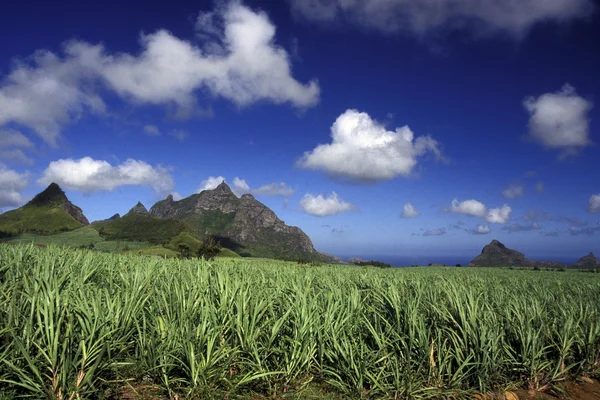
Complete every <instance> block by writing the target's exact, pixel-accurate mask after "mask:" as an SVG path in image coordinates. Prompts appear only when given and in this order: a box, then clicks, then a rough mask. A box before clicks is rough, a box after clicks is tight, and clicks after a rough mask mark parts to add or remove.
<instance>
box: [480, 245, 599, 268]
mask: <svg viewBox="0 0 600 400" xmlns="http://www.w3.org/2000/svg"><path fill="white" fill-rule="evenodd" d="M513 265H515V266H524V267H533V268H565V267H569V268H600V261H599V260H598V259H597V258H596V256H595V255H594V253H590V254H588V255H587V256H585V257H582V258H580V259H579V261H577V262H576V263H575V264H571V265H565V264H563V263H559V262H556V261H536V260H527V259H526V258H525V254H523V253H521V252H518V251H516V250H512V249H509V248H507V247H506V246H505V245H503V244H502V243H500V242H499V241H497V240H492V242H491V243H490V244H488V245H487V246H485V247H484V248H483V250H482V251H481V254H480V255H478V256H477V257H475V258H474V259H473V261H471V262H470V263H469V264H468V266H469V267H506V266H513Z"/></svg>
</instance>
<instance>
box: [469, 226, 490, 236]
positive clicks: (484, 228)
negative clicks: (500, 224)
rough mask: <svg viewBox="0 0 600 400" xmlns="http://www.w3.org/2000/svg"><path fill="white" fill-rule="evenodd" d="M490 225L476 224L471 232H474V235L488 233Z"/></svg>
mask: <svg viewBox="0 0 600 400" xmlns="http://www.w3.org/2000/svg"><path fill="white" fill-rule="evenodd" d="M490 231H491V230H490V227H489V226H488V225H477V226H476V227H475V228H474V229H473V230H472V231H471V233H474V234H476V235H487V234H488V233H490Z"/></svg>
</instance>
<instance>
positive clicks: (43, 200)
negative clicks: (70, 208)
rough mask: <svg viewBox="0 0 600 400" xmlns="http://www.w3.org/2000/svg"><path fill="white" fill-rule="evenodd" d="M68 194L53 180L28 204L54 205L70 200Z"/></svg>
mask: <svg viewBox="0 0 600 400" xmlns="http://www.w3.org/2000/svg"><path fill="white" fill-rule="evenodd" d="M68 201H69V199H67V195H66V194H65V192H63V190H62V189H61V188H60V186H58V184H57V183H55V182H52V183H51V184H50V185H48V187H47V188H46V189H44V190H43V191H41V192H40V193H38V194H36V195H35V197H34V198H33V199H32V200H31V201H30V202H29V203H27V205H32V206H53V205H60V204H62V203H65V202H68Z"/></svg>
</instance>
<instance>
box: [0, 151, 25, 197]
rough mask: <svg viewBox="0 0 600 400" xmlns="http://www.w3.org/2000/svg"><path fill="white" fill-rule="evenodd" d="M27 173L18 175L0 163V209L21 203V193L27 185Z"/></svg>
mask: <svg viewBox="0 0 600 400" xmlns="http://www.w3.org/2000/svg"><path fill="white" fill-rule="evenodd" d="M28 181H29V176H28V174H27V173H18V172H17V171H14V170H12V169H8V168H7V167H6V165H4V164H3V163H2V162H0V208H2V207H15V206H18V205H20V204H21V203H23V196H22V195H21V192H22V191H23V190H24V189H25V188H26V187H27V184H28V183H29V182H28Z"/></svg>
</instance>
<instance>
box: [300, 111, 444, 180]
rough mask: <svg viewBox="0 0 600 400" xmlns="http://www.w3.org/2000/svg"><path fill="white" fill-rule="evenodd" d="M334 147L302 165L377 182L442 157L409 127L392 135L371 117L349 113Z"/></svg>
mask: <svg viewBox="0 0 600 400" xmlns="http://www.w3.org/2000/svg"><path fill="white" fill-rule="evenodd" d="M331 138H332V142H331V143H330V144H321V145H319V146H317V147H316V148H315V149H314V150H312V151H309V152H305V153H304V155H303V156H302V158H301V159H300V160H298V163H297V164H298V165H299V166H300V167H303V168H308V169H314V170H323V171H325V172H326V173H328V174H330V175H332V176H336V177H343V178H349V179H351V180H355V181H363V182H365V181H366V182H369V181H370V182H375V181H381V180H388V179H393V178H396V177H398V176H406V175H409V174H410V173H411V172H412V170H413V168H414V167H415V166H416V165H417V159H418V157H421V156H423V155H425V154H426V153H429V152H431V153H433V154H434V155H436V156H437V157H441V153H440V150H439V144H438V142H437V141H435V140H434V139H432V138H431V137H429V136H421V137H418V138H416V139H415V135H414V134H413V132H412V131H411V130H410V128H409V127H408V126H404V127H402V128H397V129H396V130H395V131H388V130H387V129H386V128H385V127H384V126H383V125H381V124H379V123H378V122H377V121H374V120H373V119H371V117H370V116H369V114H367V113H364V112H359V111H357V110H346V112H344V113H343V114H342V115H340V116H339V117H338V118H337V120H336V121H335V122H334V124H333V126H332V127H331Z"/></svg>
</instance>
